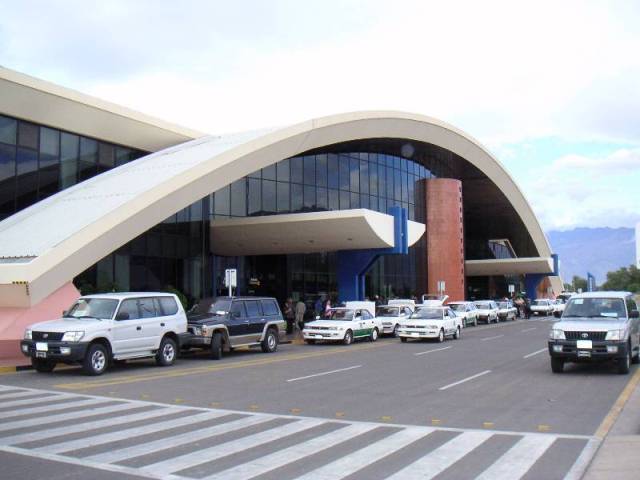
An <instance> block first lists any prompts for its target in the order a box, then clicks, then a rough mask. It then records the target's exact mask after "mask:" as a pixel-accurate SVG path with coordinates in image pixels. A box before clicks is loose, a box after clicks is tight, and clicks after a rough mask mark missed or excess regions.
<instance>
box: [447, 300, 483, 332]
mask: <svg viewBox="0 0 640 480" xmlns="http://www.w3.org/2000/svg"><path fill="white" fill-rule="evenodd" d="M447 306H448V307H451V309H452V310H453V311H454V312H456V315H458V316H460V317H462V326H463V327H466V326H467V325H473V326H474V327H477V326H478V309H477V308H476V306H475V304H474V303H473V302H449V303H448V304H447Z"/></svg>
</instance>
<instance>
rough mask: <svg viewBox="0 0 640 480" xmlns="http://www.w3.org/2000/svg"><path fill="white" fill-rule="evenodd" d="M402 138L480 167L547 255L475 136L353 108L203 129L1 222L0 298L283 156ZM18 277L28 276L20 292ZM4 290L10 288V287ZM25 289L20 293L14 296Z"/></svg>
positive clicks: (70, 273) (31, 297) (416, 118)
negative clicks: (215, 132) (269, 126)
mask: <svg viewBox="0 0 640 480" xmlns="http://www.w3.org/2000/svg"><path fill="white" fill-rule="evenodd" d="M368 138H399V139H407V140H415V141H420V142H427V143H431V144H434V145H437V146H440V147H443V148H445V149H448V150H450V151H452V152H454V153H456V154H457V155H459V156H461V157H462V158H464V159H465V160H467V161H469V162H470V163H471V164H473V165H475V166H476V167H477V168H478V169H480V170H481V171H482V172H483V173H484V174H485V175H487V177H488V178H489V179H491V180H492V181H493V182H494V183H495V184H496V186H497V187H498V188H499V189H500V190H501V191H502V192H503V193H504V195H505V196H506V197H507V198H508V199H509V200H510V201H511V203H512V205H513V207H514V209H515V210H516V212H517V213H518V214H519V215H520V217H521V219H522V221H523V223H524V224H525V225H526V226H527V228H528V229H529V233H530V235H531V237H532V239H533V242H534V244H535V246H536V249H537V250H538V254H539V256H541V257H549V256H550V255H551V249H550V247H549V244H548V243H547V240H546V238H545V236H544V233H543V231H542V229H541V227H540V225H539V223H538V220H537V219H536V217H535V215H534V213H533V211H532V209H531V207H530V206H529V204H528V203H527V201H526V199H525V197H524V195H523V194H522V192H521V191H520V189H519V188H518V186H517V185H516V184H515V182H514V181H513V179H512V178H511V177H510V176H509V174H508V173H507V172H506V170H505V169H504V168H503V166H502V165H501V164H500V163H499V162H498V161H497V160H496V159H495V158H494V157H493V156H492V155H491V154H490V153H489V152H488V151H487V150H486V149H485V148H484V147H482V146H481V145H480V144H479V143H478V142H477V141H475V140H474V139H473V138H471V137H470V136H468V135H467V134H465V133H464V132H462V131H460V130H458V129H456V128H455V127H452V126H450V125H448V124H446V123H444V122H441V121H439V120H436V119H433V118H430V117H425V116H422V115H415V114H409V113H403V112H380V111H376V112H355V113H347V114H341V115H334V116H330V117H324V118H320V119H315V120H310V121H307V122H303V123H300V124H297V125H293V126H291V127H286V128H282V129H278V130H273V131H269V132H264V131H263V132H252V133H248V134H238V135H231V136H224V137H216V136H209V137H204V138H199V139H196V140H193V141H190V142H187V143H184V144H181V145H177V146H175V147H170V148H168V149H165V150H162V151H160V152H157V153H154V154H151V155H148V156H146V157H143V158H140V159H138V160H136V161H133V162H131V163H129V164H126V165H123V166H121V167H118V168H115V169H113V170H110V171H109V172H106V173H104V174H102V175H98V176H96V177H94V178H92V179H90V180H87V181H85V182H83V183H80V184H78V185H75V186H74V187H71V188H69V189H67V190H64V191H62V192H60V193H58V194H56V195H54V196H52V197H50V198H48V199H46V200H44V201H42V202H40V203H37V204H35V205H33V206H31V207H29V208H27V209H25V210H23V211H21V212H19V213H18V214H16V215H14V216H12V217H9V218H8V219H6V220H4V221H3V222H0V259H5V260H4V261H0V306H2V305H6V306H10V305H15V306H20V305H30V304H34V303H37V302H38V301H40V300H41V299H43V298H44V297H45V296H47V295H48V294H49V293H51V292H53V291H54V290H55V289H57V288H59V287H60V286H61V285H63V284H64V283H66V282H68V281H69V280H70V279H72V278H73V277H74V276H76V275H77V274H79V273H80V272H82V271H84V270H85V269H86V268H88V267H90V266H91V265H93V264H95V263H96V262H97V261H98V260H100V259H101V258H103V257H104V256H106V255H107V254H109V253H111V252H112V251H114V250H116V249H117V248H119V247H120V246H122V245H123V244H125V243H126V242H128V241H130V240H132V239H133V238H135V237H137V236H138V235H140V234H141V233H143V232H145V231H146V230H148V229H149V228H151V227H152V226H154V225H156V224H158V223H159V222H161V221H163V220H164V219H166V218H167V217H168V216H170V215H172V214H173V213H175V212H177V211H178V210H180V209H182V208H185V207H186V206H188V205H190V204H191V203H193V202H194V201H196V200H198V199H201V198H203V197H204V196H206V195H207V194H209V193H211V192H212V191H216V190H218V189H220V188H222V187H224V186H225V185H228V184H229V183H231V182H233V181H235V180H237V179H240V178H242V177H244V176H246V175H248V174H250V173H251V172H254V171H256V170H258V169H260V168H263V167H266V166H269V165H271V164H273V163H275V162H277V161H279V160H282V159H284V158H288V157H292V156H295V155H297V154H300V153H302V152H305V151H308V150H311V149H316V148H320V147H324V146H327V145H331V144H336V143H341V142H347V141H353V140H359V139H368ZM15 282H26V283H27V284H28V285H29V288H28V289H26V288H25V292H24V293H25V294H24V295H16V289H15V286H11V288H9V287H8V288H2V285H3V284H4V285H10V284H12V283H15ZM8 292H11V294H9V293H8ZM18 297H20V298H18Z"/></svg>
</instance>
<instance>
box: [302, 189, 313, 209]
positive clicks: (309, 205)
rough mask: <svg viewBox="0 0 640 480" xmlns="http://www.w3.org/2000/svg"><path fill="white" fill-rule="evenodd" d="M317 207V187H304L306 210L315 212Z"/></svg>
mask: <svg viewBox="0 0 640 480" xmlns="http://www.w3.org/2000/svg"><path fill="white" fill-rule="evenodd" d="M315 207H316V187H314V186H312V185H305V186H304V209H305V210H314V209H315Z"/></svg>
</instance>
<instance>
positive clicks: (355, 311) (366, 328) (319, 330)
mask: <svg viewBox="0 0 640 480" xmlns="http://www.w3.org/2000/svg"><path fill="white" fill-rule="evenodd" d="M345 305H346V306H345V307H337V308H331V309H330V310H329V313H328V314H327V315H326V316H325V317H324V318H319V319H318V320H315V321H313V322H309V323H307V324H306V325H305V326H304V330H302V335H303V337H304V341H305V342H307V343H308V344H311V345H312V344H314V343H316V342H342V343H344V344H345V345H350V344H351V343H353V341H354V340H356V339H362V338H367V339H369V340H371V341H372V342H375V341H376V340H377V339H378V337H379V335H380V332H381V331H382V322H381V321H380V320H379V319H377V318H376V317H375V315H374V313H375V303H374V302H346V304H345Z"/></svg>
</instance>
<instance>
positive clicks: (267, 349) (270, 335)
mask: <svg viewBox="0 0 640 480" xmlns="http://www.w3.org/2000/svg"><path fill="white" fill-rule="evenodd" d="M260 346H261V347H262V351H263V352H264V353H273V352H275V351H276V350H277V349H278V335H276V332H275V331H274V329H273V328H270V329H268V330H267V334H266V335H265V337H264V340H262V342H261V343H260Z"/></svg>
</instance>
